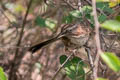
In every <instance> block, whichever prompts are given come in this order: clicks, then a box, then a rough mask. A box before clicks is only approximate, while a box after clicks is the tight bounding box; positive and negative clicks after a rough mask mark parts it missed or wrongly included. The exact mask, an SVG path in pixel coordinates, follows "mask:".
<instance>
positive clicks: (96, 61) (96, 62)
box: [92, 0, 102, 80]
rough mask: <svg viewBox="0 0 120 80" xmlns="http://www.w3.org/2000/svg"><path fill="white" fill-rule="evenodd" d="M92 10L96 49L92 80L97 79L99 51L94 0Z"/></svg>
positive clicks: (97, 23) (97, 24)
mask: <svg viewBox="0 0 120 80" xmlns="http://www.w3.org/2000/svg"><path fill="white" fill-rule="evenodd" d="M92 8H93V17H94V22H95V33H96V34H95V41H96V47H97V54H96V58H95V61H94V66H95V67H94V69H93V76H94V80H96V79H97V71H98V62H99V57H100V53H102V51H101V46H100V36H99V27H100V25H99V22H98V17H97V11H96V0H92Z"/></svg>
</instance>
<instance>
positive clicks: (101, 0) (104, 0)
mask: <svg viewBox="0 0 120 80" xmlns="http://www.w3.org/2000/svg"><path fill="white" fill-rule="evenodd" d="M96 2H109V0H96Z"/></svg>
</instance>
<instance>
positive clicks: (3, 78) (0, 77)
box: [0, 67, 7, 80]
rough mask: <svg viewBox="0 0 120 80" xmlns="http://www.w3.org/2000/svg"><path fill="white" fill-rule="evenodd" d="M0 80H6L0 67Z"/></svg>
mask: <svg viewBox="0 0 120 80" xmlns="http://www.w3.org/2000/svg"><path fill="white" fill-rule="evenodd" d="M0 80H7V77H6V76H5V73H4V71H3V68H2V67H0Z"/></svg>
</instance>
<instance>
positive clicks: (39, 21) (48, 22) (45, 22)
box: [35, 17, 56, 29]
mask: <svg viewBox="0 0 120 80" xmlns="http://www.w3.org/2000/svg"><path fill="white" fill-rule="evenodd" d="M35 23H36V25H38V26H40V27H47V28H50V29H54V27H55V25H56V21H54V20H52V19H43V18H41V17H37V18H36V19H35Z"/></svg>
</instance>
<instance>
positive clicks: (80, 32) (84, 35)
mask: <svg viewBox="0 0 120 80" xmlns="http://www.w3.org/2000/svg"><path fill="white" fill-rule="evenodd" d="M89 33H90V30H89V28H88V27H86V26H84V25H82V24H69V25H64V26H63V27H62V28H61V32H60V33H59V34H58V35H56V36H55V37H54V38H52V39H49V40H47V41H44V42H41V43H39V44H37V45H34V46H32V47H30V49H29V51H31V52H32V53H34V52H36V51H38V50H39V49H41V48H42V47H44V46H45V45H48V44H49V43H52V42H55V41H56V40H59V39H61V40H62V41H63V43H64V45H65V47H66V49H76V48H80V47H82V46H84V45H85V44H86V42H87V41H88V39H89Z"/></svg>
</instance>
